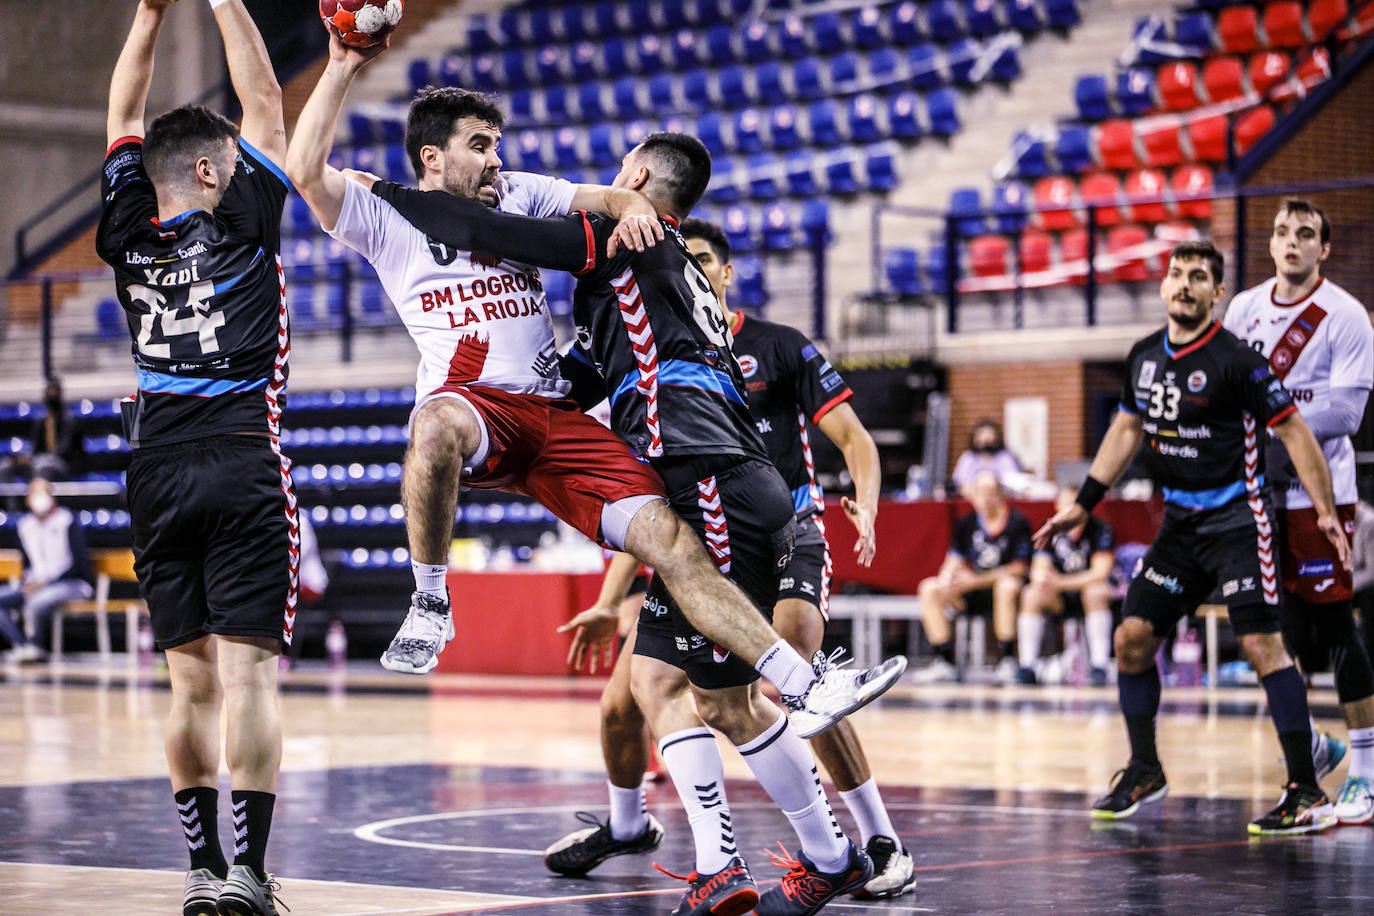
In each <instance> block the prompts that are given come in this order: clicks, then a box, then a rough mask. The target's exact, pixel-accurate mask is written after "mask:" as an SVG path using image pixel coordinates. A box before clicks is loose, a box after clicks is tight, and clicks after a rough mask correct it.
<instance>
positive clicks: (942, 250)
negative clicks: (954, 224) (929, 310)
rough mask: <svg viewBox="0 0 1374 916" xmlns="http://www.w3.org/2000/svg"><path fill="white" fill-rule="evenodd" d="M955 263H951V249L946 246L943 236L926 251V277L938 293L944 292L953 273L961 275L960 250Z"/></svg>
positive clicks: (956, 253)
mask: <svg viewBox="0 0 1374 916" xmlns="http://www.w3.org/2000/svg"><path fill="white" fill-rule="evenodd" d="M954 257H955V263H954V264H952V265H951V264H949V263H948V262H949V251H948V249H947V248H946V247H945V242H944V239H943V238H940V239H936V240H935V244H933V245H931V246H930V249H929V250H928V251H927V252H926V277H927V279H928V280H929V282H930V287H931V289H933V290H934V291H935V292H937V293H943V292H944V291H945V290H946V289H947V288H948V285H949V280H950V277H951V275H953V276H954V277H957V276H958V275H959V264H958V252H957V251H956V252H955V255H954ZM951 268H952V270H951Z"/></svg>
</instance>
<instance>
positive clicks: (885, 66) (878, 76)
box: [867, 48, 901, 87]
mask: <svg viewBox="0 0 1374 916" xmlns="http://www.w3.org/2000/svg"><path fill="white" fill-rule="evenodd" d="M867 58H868V78H869V80H870V81H871V83H872V84H873V85H874V87H880V86H886V85H888V84H889V83H895V82H897V81H898V78H899V73H898V68H899V67H901V58H900V57H899V56H898V54H897V51H896V49H895V48H878V49H877V50H874V51H870V52H869V53H868V55H867Z"/></svg>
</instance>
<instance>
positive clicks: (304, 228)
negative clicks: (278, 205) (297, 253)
mask: <svg viewBox="0 0 1374 916" xmlns="http://www.w3.org/2000/svg"><path fill="white" fill-rule="evenodd" d="M286 214H287V220H288V222H287V225H288V226H289V227H290V231H291V232H292V233H293V234H300V233H305V232H313V231H314V230H316V229H318V228H319V226H320V224H319V222H318V221H317V220H316V219H315V214H314V213H312V212H310V205H309V204H308V203H306V202H305V198H304V197H301V196H300V195H299V194H292V195H291V196H290V197H288V198H287V208H286Z"/></svg>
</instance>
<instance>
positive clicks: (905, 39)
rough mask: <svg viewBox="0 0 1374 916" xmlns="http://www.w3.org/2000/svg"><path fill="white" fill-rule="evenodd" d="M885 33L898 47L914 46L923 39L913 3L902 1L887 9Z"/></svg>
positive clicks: (907, 0)
mask: <svg viewBox="0 0 1374 916" xmlns="http://www.w3.org/2000/svg"><path fill="white" fill-rule="evenodd" d="M887 33H888V34H889V35H890V36H892V43H893V44H898V45H914V44H915V43H916V42H918V41H920V40H921V39H922V38H924V37H925V33H924V32H923V31H922V30H921V19H920V16H919V15H918V13H917V10H916V4H915V3H912V2H911V0H902V2H901V3H897V4H894V5H892V6H889V7H888V8H887Z"/></svg>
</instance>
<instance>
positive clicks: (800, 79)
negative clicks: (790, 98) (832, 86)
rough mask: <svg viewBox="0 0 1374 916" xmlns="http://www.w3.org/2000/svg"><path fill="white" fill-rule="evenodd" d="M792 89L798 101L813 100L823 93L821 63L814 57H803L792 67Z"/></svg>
mask: <svg viewBox="0 0 1374 916" xmlns="http://www.w3.org/2000/svg"><path fill="white" fill-rule="evenodd" d="M792 87H793V89H794V90H795V92H796V98H798V99H813V98H815V97H816V96H818V95H821V94H822V93H823V91H824V90H823V88H822V85H821V63H820V61H819V60H817V59H816V58H814V57H805V58H802V59H801V60H799V61H797V62H796V64H794V65H793V67H792Z"/></svg>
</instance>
